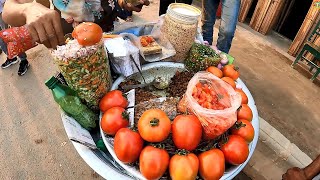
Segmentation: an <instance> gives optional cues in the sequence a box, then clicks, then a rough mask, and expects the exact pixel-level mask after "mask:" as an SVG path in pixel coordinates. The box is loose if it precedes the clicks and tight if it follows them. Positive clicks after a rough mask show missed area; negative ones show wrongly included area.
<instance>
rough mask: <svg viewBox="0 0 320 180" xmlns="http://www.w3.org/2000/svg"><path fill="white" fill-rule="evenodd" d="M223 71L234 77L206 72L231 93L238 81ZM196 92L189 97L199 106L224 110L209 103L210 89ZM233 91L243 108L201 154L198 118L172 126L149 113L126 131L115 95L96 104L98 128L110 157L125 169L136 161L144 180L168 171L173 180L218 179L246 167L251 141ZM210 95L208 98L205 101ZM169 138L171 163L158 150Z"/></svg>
mask: <svg viewBox="0 0 320 180" xmlns="http://www.w3.org/2000/svg"><path fill="white" fill-rule="evenodd" d="M225 68H232V69H234V71H236V70H235V68H234V67H233V66H229V65H227V66H225V67H224V69H223V70H222V71H221V72H219V71H220V70H219V69H218V68H217V69H218V70H219V71H218V70H217V69H215V68H212V67H209V69H208V71H209V72H211V73H213V74H215V75H216V73H219V76H218V77H220V78H222V79H223V78H224V79H227V81H230V82H227V81H226V82H227V83H228V84H230V85H231V86H232V87H233V88H236V85H235V84H236V83H235V80H236V79H237V78H238V76H239V75H234V73H233V72H231V70H232V69H229V70H228V69H225ZM233 75H234V76H233ZM230 79H231V80H232V81H231V80H230ZM233 83H234V86H233ZM196 88H197V93H198V90H201V94H199V96H198V94H197V95H195V96H194V97H199V99H198V102H199V101H200V102H199V104H200V103H202V105H203V106H207V105H205V103H206V102H208V101H209V102H210V104H211V106H212V109H219V108H225V107H218V106H219V103H217V100H216V99H214V98H213V97H217V95H216V94H213V93H212V92H211V91H210V88H209V87H207V86H205V85H203V84H201V87H200V85H197V87H196ZM200 88H201V89H200ZM235 90H236V91H237V92H238V93H240V94H241V97H242V105H241V107H239V109H238V111H237V118H238V121H237V122H236V123H235V125H234V126H233V127H232V128H231V129H230V130H229V131H228V132H227V133H226V134H225V135H226V137H225V138H220V140H219V142H218V146H216V147H213V148H212V149H209V150H207V151H205V152H202V153H200V154H195V153H194V152H195V150H196V149H197V147H198V145H199V143H200V141H201V140H203V139H204V136H203V131H204V130H203V127H202V125H201V122H200V120H199V119H198V117H197V116H195V115H187V114H183V115H178V116H177V117H175V119H174V120H173V122H171V121H170V119H169V118H168V116H167V115H166V113H165V112H164V111H162V110H160V109H149V110H147V111H145V112H144V113H143V114H142V115H141V117H140V118H139V120H138V123H137V129H131V128H128V125H129V122H128V115H127V114H126V112H125V108H126V107H127V106H128V101H127V99H126V98H125V96H124V95H123V94H122V92H121V91H118V90H114V91H110V92H109V93H107V94H106V96H105V97H104V98H103V99H102V100H101V101H100V109H101V111H102V112H104V114H103V117H102V120H101V128H102V130H103V131H104V132H105V133H106V134H108V135H111V136H114V152H115V154H116V156H117V158H118V159H119V160H120V161H122V162H123V163H125V164H130V163H134V162H136V161H139V169H140V172H141V174H142V175H143V176H144V177H145V178H146V179H151V180H152V179H159V178H161V177H162V176H163V175H164V173H165V172H166V171H167V170H169V174H170V177H171V179H173V180H180V179H181V180H184V179H196V177H197V176H198V175H200V176H201V177H202V178H203V179H219V178H221V177H222V176H223V174H224V171H225V164H226V163H228V164H232V165H239V164H242V163H243V162H245V161H246V159H247V158H248V155H249V148H248V144H249V143H250V142H251V141H252V140H253V138H254V128H253V126H252V125H251V121H252V111H251V109H250V108H249V106H248V105H247V103H248V98H247V96H246V94H245V93H244V92H243V91H242V90H241V89H235ZM202 92H205V93H206V94H204V95H206V97H205V100H206V101H203V100H202V99H201V98H202V96H204V95H202ZM209 95H211V97H208V96H209ZM210 98H213V99H212V100H211V99H210ZM202 101H203V102H202ZM213 105H215V106H216V107H213ZM220 106H221V105H220ZM206 108H207V107H206ZM208 108H209V107H208ZM170 134H171V136H172V140H173V143H174V145H175V147H176V149H178V150H177V152H176V154H175V155H173V156H171V157H170V155H169V153H168V152H167V150H166V149H165V147H163V141H165V140H166V139H167V138H168V137H169V135H170Z"/></svg>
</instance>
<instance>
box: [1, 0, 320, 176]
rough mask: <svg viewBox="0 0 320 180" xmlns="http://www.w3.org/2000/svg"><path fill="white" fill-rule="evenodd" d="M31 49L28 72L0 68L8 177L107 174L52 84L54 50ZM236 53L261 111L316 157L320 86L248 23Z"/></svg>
mask: <svg viewBox="0 0 320 180" xmlns="http://www.w3.org/2000/svg"><path fill="white" fill-rule="evenodd" d="M157 8H158V2H157V1H155V0H154V1H153V3H152V4H151V6H150V7H147V8H145V9H144V10H143V11H142V13H141V14H140V17H141V18H143V19H147V20H153V19H156V18H157V16H158V10H157ZM136 20H137V19H136ZM27 54H28V59H29V61H30V63H31V66H30V69H29V71H28V72H27V73H26V74H25V75H24V76H22V77H19V76H18V75H17V70H18V65H17V64H16V65H14V66H12V67H10V68H8V69H4V70H1V69H0V108H1V109H0V122H1V126H0V162H1V163H0V171H1V173H0V179H4V180H6V179H70V180H72V179H100V177H99V176H98V175H97V174H96V173H95V172H93V170H91V169H90V167H89V166H87V165H86V163H85V162H84V161H83V160H82V159H81V157H80V156H79V155H78V154H77V152H76V151H75V149H74V148H73V146H72V144H71V143H70V142H69V140H68V139H67V136H66V133H65V131H64V128H63V125H62V122H61V119H60V114H59V109H58V106H57V105H56V104H55V102H54V100H53V98H52V95H51V92H50V91H49V90H48V89H47V88H46V86H45V85H44V82H45V80H46V79H48V78H49V77H50V76H52V75H54V73H55V72H56V70H57V69H56V66H55V65H54V64H53V60H52V57H51V55H50V53H49V51H48V50H47V49H46V48H44V47H43V46H38V47H36V48H34V49H32V50H30V51H29V52H28V53H27ZM230 54H231V55H233V56H234V57H235V58H236V65H238V66H239V67H240V71H241V79H242V80H244V82H245V83H246V84H247V86H248V88H249V89H250V91H251V93H252V94H253V97H254V99H255V101H256V104H257V107H258V110H259V115H260V116H261V117H263V118H264V119H265V120H266V121H268V122H269V123H270V124H271V125H272V126H274V127H275V128H276V129H277V130H279V131H280V132H281V133H282V134H284V135H285V136H286V137H287V138H288V139H289V140H290V141H292V142H293V143H295V144H296V145H297V146H298V147H299V148H300V149H302V150H303V151H304V152H306V153H307V154H308V155H309V156H310V157H312V158H314V157H315V156H316V155H317V154H319V153H320V149H319V141H320V140H319V137H320V131H319V130H320V111H319V107H320V94H319V92H320V89H319V87H318V86H316V85H315V84H313V83H311V82H310V81H309V80H308V79H307V78H306V77H305V76H303V75H301V74H300V73H299V72H297V71H295V70H294V69H292V68H291V67H290V65H289V64H288V60H287V59H286V57H284V56H283V55H282V54H280V53H278V52H277V51H275V50H274V49H273V47H272V46H271V45H270V44H266V43H264V42H263V41H261V40H260V39H259V38H257V36H256V35H254V34H253V33H252V32H249V31H247V30H245V29H243V28H241V27H238V28H237V32H236V36H235V39H234V42H233V45H232V49H231V52H230ZM4 60H5V55H1V60H0V62H4Z"/></svg>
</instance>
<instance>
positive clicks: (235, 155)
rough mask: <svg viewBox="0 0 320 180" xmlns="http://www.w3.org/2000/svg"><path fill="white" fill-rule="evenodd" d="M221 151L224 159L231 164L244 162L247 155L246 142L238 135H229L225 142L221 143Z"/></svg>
mask: <svg viewBox="0 0 320 180" xmlns="http://www.w3.org/2000/svg"><path fill="white" fill-rule="evenodd" d="M220 146H221V148H220V149H221V151H222V152H223V154H224V157H225V158H226V161H227V162H228V163H230V164H233V165H239V164H242V163H244V162H245V161H246V160H247V158H248V155H249V148H248V144H247V142H246V141H245V140H244V139H243V138H242V137H241V136H238V135H230V136H229V137H228V140H227V142H226V143H221V144H220Z"/></svg>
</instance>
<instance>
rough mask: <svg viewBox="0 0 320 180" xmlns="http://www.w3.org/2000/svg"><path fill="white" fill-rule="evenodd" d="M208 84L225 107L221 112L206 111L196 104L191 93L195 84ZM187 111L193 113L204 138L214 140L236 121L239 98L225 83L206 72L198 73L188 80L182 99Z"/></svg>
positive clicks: (239, 103)
mask: <svg viewBox="0 0 320 180" xmlns="http://www.w3.org/2000/svg"><path fill="white" fill-rule="evenodd" d="M199 82H200V83H202V84H208V86H211V88H213V90H214V91H215V93H216V94H217V95H218V96H219V98H218V101H219V103H220V104H222V105H223V106H225V107H227V108H225V109H223V110H213V109H207V108H204V107H202V106H200V105H199V104H198V102H197V101H196V100H195V99H194V98H193V96H192V92H193V89H194V87H195V86H196V84H197V83H199ZM182 101H185V102H181V103H182V104H185V105H186V107H187V109H188V111H191V113H194V114H195V115H196V116H197V117H198V118H199V120H200V122H201V124H202V126H203V128H204V132H205V138H207V139H214V138H216V137H218V136H220V135H222V134H223V133H224V132H226V131H227V130H228V129H229V128H231V127H232V125H234V123H235V122H236V121H237V113H236V111H237V109H238V108H239V107H240V105H241V96H240V95H239V94H238V93H237V92H236V91H235V90H234V89H233V88H232V87H231V86H230V85H229V84H227V83H225V82H224V81H223V80H221V79H220V78H218V77H216V76H214V75H213V74H211V73H208V72H198V73H197V74H195V75H194V76H193V78H192V79H191V80H190V82H189V84H188V87H187V91H186V94H185V96H184V98H183V99H182Z"/></svg>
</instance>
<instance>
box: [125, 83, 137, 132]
mask: <svg viewBox="0 0 320 180" xmlns="http://www.w3.org/2000/svg"><path fill="white" fill-rule="evenodd" d="M125 94H126V96H127V99H128V102H129V105H128V109H127V112H128V113H129V125H130V127H133V125H134V106H135V97H136V90H135V89H131V90H130V91H128V92H127V93H125Z"/></svg>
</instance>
